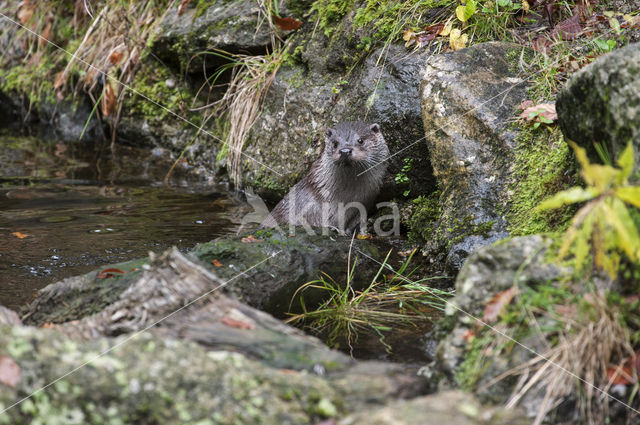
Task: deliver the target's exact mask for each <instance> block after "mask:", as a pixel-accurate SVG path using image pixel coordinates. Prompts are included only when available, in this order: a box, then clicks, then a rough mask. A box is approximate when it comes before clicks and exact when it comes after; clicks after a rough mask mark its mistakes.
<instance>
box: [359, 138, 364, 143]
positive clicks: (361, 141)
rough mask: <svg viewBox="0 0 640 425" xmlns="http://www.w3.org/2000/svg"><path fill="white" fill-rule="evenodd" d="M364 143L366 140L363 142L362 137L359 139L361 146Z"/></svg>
mask: <svg viewBox="0 0 640 425" xmlns="http://www.w3.org/2000/svg"><path fill="white" fill-rule="evenodd" d="M362 143H364V140H362V137H361V138H359V139H358V144H359V145H361V144H362Z"/></svg>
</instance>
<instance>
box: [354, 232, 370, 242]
mask: <svg viewBox="0 0 640 425" xmlns="http://www.w3.org/2000/svg"><path fill="white" fill-rule="evenodd" d="M372 237H373V236H371V233H358V235H357V236H356V238H358V239H360V240H364V239H371V238H372Z"/></svg>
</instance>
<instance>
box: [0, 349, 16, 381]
mask: <svg viewBox="0 0 640 425" xmlns="http://www.w3.org/2000/svg"><path fill="white" fill-rule="evenodd" d="M19 380H20V366H18V363H16V362H15V360H13V359H12V358H11V357H9V356H0V383H2V384H4V385H7V386H9V387H11V388H15V387H16V385H18V381H19Z"/></svg>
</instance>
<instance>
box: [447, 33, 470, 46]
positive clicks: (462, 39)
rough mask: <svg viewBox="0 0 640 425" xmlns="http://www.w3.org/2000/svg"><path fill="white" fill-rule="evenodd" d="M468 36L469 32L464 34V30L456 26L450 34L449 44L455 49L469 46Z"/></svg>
mask: <svg viewBox="0 0 640 425" xmlns="http://www.w3.org/2000/svg"><path fill="white" fill-rule="evenodd" d="M468 38H469V36H468V35H467V34H462V31H460V30H459V29H457V28H454V29H452V30H451V33H450V34H449V46H451V48H452V49H453V50H460V49H464V48H465V47H466V46H467V40H468Z"/></svg>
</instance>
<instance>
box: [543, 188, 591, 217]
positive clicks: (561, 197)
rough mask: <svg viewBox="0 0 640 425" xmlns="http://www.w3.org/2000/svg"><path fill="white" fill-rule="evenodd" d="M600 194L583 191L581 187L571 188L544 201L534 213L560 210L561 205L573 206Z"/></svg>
mask: <svg viewBox="0 0 640 425" xmlns="http://www.w3.org/2000/svg"><path fill="white" fill-rule="evenodd" d="M599 194H600V193H599V192H598V191H597V190H595V189H593V188H586V189H583V188H581V187H577V186H576V187H572V188H570V189H567V190H563V191H562V192H558V193H556V194H555V195H553V197H551V198H549V199H546V200H544V201H543V202H541V203H540V204H539V205H538V206H537V207H536V211H543V210H552V209H556V208H560V207H561V206H563V205H570V204H575V203H576V202H583V201H588V200H589V199H592V198H595V197H596V196H598V195H599Z"/></svg>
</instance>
